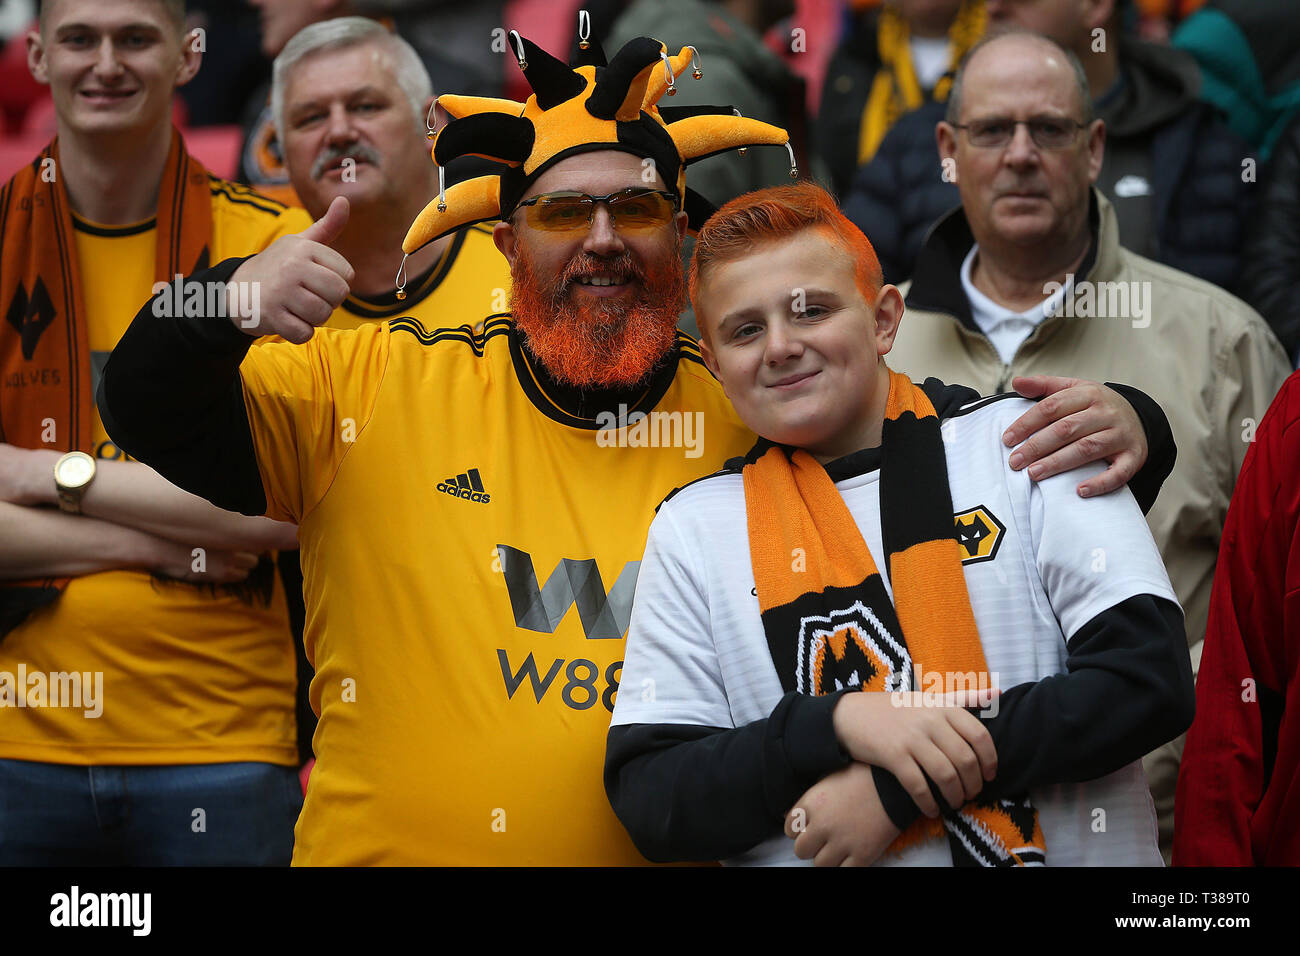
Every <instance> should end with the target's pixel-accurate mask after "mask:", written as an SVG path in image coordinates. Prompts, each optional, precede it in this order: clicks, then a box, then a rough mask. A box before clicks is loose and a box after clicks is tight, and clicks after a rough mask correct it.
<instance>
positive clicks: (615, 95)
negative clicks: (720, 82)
mask: <svg viewBox="0 0 1300 956" xmlns="http://www.w3.org/2000/svg"><path fill="white" fill-rule="evenodd" d="M589 23H590V21H589V20H587V19H586V17H585V11H584V12H583V13H582V14H580V15H579V26H580V33H583V31H584V30H589V29H590V26H589ZM510 38H511V40H512V41H513V43H514V46H515V56H516V59H517V60H518V63H519V68H520V69H521V70H522V71H523V74H524V77H525V79H527V80H528V83H529V85H530V86H531V87H532V89H533V95H532V96H530V97H529V98H528V101H527V102H526V103H519V102H516V101H514V100H508V99H495V98H490V97H481V96H456V95H452V94H447V95H443V96H441V97H439V98H438V103H439V104H440V105H441V106H442V108H443V109H444V110H445V111H446V112H447V113H448V114H449V115H450V116H451V117H452V119H451V122H449V123H448V124H447V125H446V126H444V127H443V128H442V129H441V130H438V131H437V132H436V134H435V132H434V131H433V130H430V136H431V137H432V138H433V141H434V142H433V161H434V162H435V163H436V164H437V165H438V198H437V199H436V200H434V201H433V202H430V203H429V204H428V205H427V206H425V208H424V210H423V211H422V212H421V213H420V215H419V216H417V217H416V220H415V222H414V223H412V225H411V228H410V229H409V230H408V232H407V234H406V239H405V240H404V241H403V242H402V251H403V252H404V253H405V254H406V255H407V256H409V255H411V254H412V253H414V252H416V251H417V250H419V249H420V248H422V247H424V246H425V245H427V244H428V243H430V242H433V241H434V240H436V239H440V238H441V237H443V236H445V235H447V234H448V233H450V232H454V231H455V230H457V229H459V228H461V227H462V226H467V225H470V224H472V223H476V222H484V221H487V220H491V219H500V218H502V217H503V216H504V215H509V214H510V213H511V212H512V211H513V210H514V208H515V206H516V205H517V204H518V202H519V200H520V199H522V198H523V196H524V193H525V192H526V191H527V190H528V188H529V187H530V186H531V185H532V183H533V182H534V181H535V180H536V179H537V178H538V177H539V176H540V175H541V174H542V173H543V172H545V171H546V170H547V169H549V168H550V167H551V166H553V165H554V164H555V163H557V162H559V161H560V160H562V159H566V158H568V157H570V156H575V155H578V154H579V153H585V152H592V151H594V150H605V149H614V150H620V151H622V152H626V153H631V154H633V155H635V156H640V157H642V158H645V159H650V160H652V161H653V162H654V164H655V168H656V169H657V171H658V172H659V174H660V175H661V176H662V177H663V180H664V182H665V183H667V184H668V188H669V190H671V191H673V192H674V193H676V195H677V197H678V200H679V202H680V204H681V208H682V209H683V210H684V211H685V212H686V214H687V217H688V220H689V228H690V229H691V230H692V231H694V230H697V229H699V227H700V226H702V225H703V224H704V221H705V220H706V219H707V218H708V217H709V216H710V215H711V214H712V212H713V206H712V205H711V204H710V203H708V202H707V201H705V200H704V199H703V198H702V197H700V196H699V195H698V194H697V193H695V192H693V191H691V190H689V189H687V188H686V166H687V165H688V164H689V163H693V162H695V161H697V160H700V159H705V158H707V157H709V156H715V155H717V154H718V153H723V152H726V151H727V150H729V149H737V150H739V151H740V152H744V150H745V148H746V147H748V146H757V145H775V146H785V147H786V149H788V150H789V151H790V166H791V168H790V175H791V177H796V176H798V169H797V168H796V167H795V164H794V150H793V149H792V148H791V146H790V137H789V135H788V134H787V133H786V131H785V130H783V129H780V128H779V127H776V126H772V125H770V124H768V123H762V122H759V121H758V120H754V119H747V118H744V117H741V116H740V115H739V111H737V110H735V109H733V108H732V107H729V106H680V107H672V106H659V105H658V104H659V99H660V97H662V96H663V95H664V94H665V93H667V94H668V95H669V96H671V95H672V94H673V93H675V92H676V87H675V82H676V78H677V76H679V75H680V74H681V73H682V72H683V71H684V70H685V69H686V68H687V66H692V67H693V70H692V75H693V76H694V78H696V79H699V78H700V77H701V76H702V75H703V74H702V71H701V70H700V63H699V57H698V56H697V55H696V52H695V49H694V48H693V47H689V46H688V47H683V48H682V50H681V51H680V52H679V53H678V54H677V55H676V56H675V57H672V56H669V55H668V51H667V48H666V47H665V46H664V44H663V43H661V42H660V41H658V40H655V39H652V38H651V37H637V38H636V39H634V40H630V41H629V42H628V43H627V44H626V45H625V46H624V47H623V49H621V50H619V52H618V53H617V55H615V57H614V58H613V60H612V61H610V62H608V63H606V61H605V55H604V53H603V52H602V51H601V49H600V45H599V44H597V43H591V42H588V39H587V36H586V34H585V33H583V35H582V36H581V40H582V42H581V43H580V44H579V49H578V53H577V55H576V56H575V58H574V63H573V65H572V66H570V65H566V64H565V63H564V62H563V61H562V60H558V59H556V58H555V57H553V56H551V55H550V54H549V53H547V52H546V51H545V50H543V49H541V48H540V47H538V46H537V45H536V44H534V43H532V42H531V41H529V40H526V39H524V38H523V37H521V36H520V35H519V34H518V32H516V31H513V30H512V31H511V33H510ZM460 156H479V157H482V158H484V159H488V160H492V161H494V162H498V163H502V164H504V165H505V167H506V168H505V170H504V171H503V172H502V173H501V174H500V175H492V176H479V177H478V178H476V179H470V180H466V181H465V182H462V183H458V184H456V185H454V186H452V187H451V188H450V189H447V188H446V186H445V180H444V176H443V168H444V167H445V166H446V164H447V163H449V162H450V161H451V160H453V159H456V158H458V157H460ZM403 268H405V260H403ZM402 285H403V282H402V281H401V276H400V275H399V282H398V286H399V290H400V287H401V286H402Z"/></svg>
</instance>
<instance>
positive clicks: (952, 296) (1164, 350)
mask: <svg viewBox="0 0 1300 956" xmlns="http://www.w3.org/2000/svg"><path fill="white" fill-rule="evenodd" d="M1091 215H1092V225H1093V235H1094V236H1097V237H1098V238H1097V241H1096V242H1095V243H1094V245H1093V248H1092V249H1091V250H1090V251H1089V253H1088V256H1087V257H1086V258H1085V259H1084V261H1083V263H1082V265H1081V266H1080V268H1079V276H1077V277H1076V287H1075V293H1074V299H1073V302H1072V303H1067V305H1066V308H1065V309H1064V310H1063V312H1064V313H1065V314H1060V315H1056V316H1053V317H1051V318H1048V319H1045V320H1044V321H1043V322H1042V323H1041V324H1040V325H1039V326H1038V328H1037V329H1035V330H1034V332H1033V334H1031V335H1030V336H1029V338H1028V339H1026V340H1025V342H1024V343H1023V344H1022V345H1021V346H1020V348H1019V350H1017V352H1016V354H1015V356H1014V358H1013V360H1012V362H1011V364H1010V365H1009V366H1008V365H1004V364H1003V362H1002V359H1001V357H1000V356H999V355H998V353H997V351H996V350H995V349H994V347H993V344H992V343H991V342H990V341H989V339H988V338H987V337H986V336H985V335H984V334H983V333H982V332H981V331H980V330H979V328H978V327H977V326H976V325H975V324H974V322H973V320H972V319H971V311H970V306H969V304H968V302H967V300H966V295H965V293H964V291H963V289H962V285H961V277H960V268H961V263H962V260H963V259H964V258H965V256H966V253H967V252H969V251H970V247H971V245H972V244H973V242H974V240H973V239H972V237H971V233H970V228H969V226H968V225H967V222H966V217H965V215H964V213H963V212H962V211H961V210H960V209H958V210H955V211H954V212H952V213H950V214H949V215H948V216H946V217H945V218H944V219H942V220H940V222H939V223H938V224H937V225H936V226H935V228H934V229H933V230H932V231H931V233H930V235H929V236H928V237H927V238H926V242H925V246H924V247H923V248H922V251H921V255H920V257H919V258H918V260H917V265H916V269H915V271H914V273H913V277H912V281H911V283H909V286H910V288H909V287H904V288H903V291H904V295H905V296H906V302H907V310H906V312H905V313H904V316H903V321H902V325H901V326H900V328H899V332H898V338H897V340H896V342H895V345H894V349H893V351H892V352H890V354H889V355H888V356H886V361H887V362H888V364H889V366H890V367H891V368H893V369H895V370H896V371H899V372H902V373H904V374H906V375H908V376H910V377H911V378H913V379H915V380H917V381H921V380H923V379H924V378H926V377H928V376H931V375H935V376H938V377H939V378H941V379H943V380H944V381H945V382H961V383H962V384H964V385H969V386H971V387H973V388H975V389H978V390H979V391H980V392H981V393H982V394H992V393H995V392H1003V391H1009V390H1010V388H1011V379H1012V378H1013V377H1014V376H1017V375H1034V374H1048V375H1068V376H1075V377H1079V378H1089V379H1093V380H1095V381H1099V382H1122V383H1124V384H1126V385H1134V386H1136V387H1138V388H1140V389H1142V390H1143V391H1145V392H1146V393H1147V394H1148V395H1150V396H1151V397H1152V398H1154V399H1155V400H1156V401H1157V402H1159V403H1160V406H1161V407H1162V408H1163V409H1164V411H1165V414H1166V415H1167V416H1168V417H1169V423H1170V426H1171V428H1172V429H1173V433H1174V440H1175V441H1176V442H1177V444H1178V458H1177V462H1176V464H1175V465H1174V470H1173V473H1172V474H1171V475H1170V476H1169V478H1168V479H1167V480H1166V481H1165V484H1164V486H1163V488H1162V489H1161V491H1160V496H1159V498H1158V499H1157V501H1156V504H1155V507H1154V508H1152V509H1151V513H1150V514H1149V515H1148V516H1147V520H1148V522H1149V524H1150V526H1151V533H1152V536H1153V537H1154V538H1155V541H1156V545H1157V546H1158V547H1159V548H1160V553H1161V555H1163V557H1164V561H1165V566H1166V568H1167V569H1168V571H1169V579H1170V581H1171V582H1172V583H1173V586H1174V591H1175V593H1177V595H1178V600H1179V602H1180V603H1181V604H1182V606H1183V612H1184V614H1185V616H1186V624H1187V642H1188V644H1189V645H1195V644H1197V643H1198V642H1200V641H1201V640H1202V638H1203V637H1204V636H1205V624H1206V618H1207V616H1208V614H1209V604H1210V588H1211V584H1212V582H1213V578H1214V564H1215V560H1216V558H1217V556H1218V553H1219V537H1220V534H1221V532H1222V530H1223V522H1224V519H1225V518H1226V517H1227V513H1228V501H1229V499H1230V498H1231V497H1232V488H1233V484H1234V483H1235V481H1236V478H1237V472H1238V471H1239V470H1240V468H1241V463H1242V460H1243V459H1244V458H1245V456H1246V450H1247V449H1248V448H1249V442H1250V441H1251V439H1252V436H1253V434H1254V423H1256V422H1258V421H1259V420H1260V419H1261V418H1263V416H1264V412H1265V410H1266V409H1267V408H1268V406H1269V404H1270V403H1271V402H1272V400H1273V396H1274V395H1275V394H1277V391H1278V389H1279V388H1281V386H1282V382H1283V380H1284V379H1286V377H1287V376H1288V375H1289V374H1290V372H1291V366H1290V364H1289V363H1288V361H1287V357H1286V354H1285V353H1284V351H1283V350H1282V346H1281V345H1280V344H1279V343H1278V341H1277V339H1276V338H1275V337H1274V335H1273V332H1272V331H1271V330H1270V329H1269V327H1268V326H1267V325H1266V324H1265V323H1264V320H1263V319H1262V318H1260V316H1259V315H1258V314H1257V313H1256V312H1255V311H1254V310H1253V309H1251V308H1250V307H1249V306H1248V305H1246V303H1244V302H1242V301H1241V300H1240V299H1237V298H1235V297H1234V296H1232V295H1230V294H1228V293H1227V292H1224V291H1223V290H1222V289H1220V288H1218V287H1217V286H1213V285H1211V284H1210V283H1208V282H1203V281H1202V280H1200V279H1196V278H1193V277H1192V276H1190V275H1188V274H1187V273H1184V272H1179V271H1177V270H1175V269H1171V268H1169V267H1167V266H1163V265H1160V264H1159V263H1157V262H1152V261H1151V260H1150V259H1144V258H1143V257H1142V256H1139V255H1135V254H1134V253H1132V252H1129V251H1128V250H1127V249H1124V248H1123V247H1122V246H1120V244H1119V232H1118V225H1117V223H1116V220H1115V213H1114V211H1113V210H1112V209H1111V206H1110V203H1109V202H1107V201H1106V199H1105V198H1104V197H1102V196H1101V194H1100V193H1098V192H1097V191H1096V190H1093V207H1092V210H1091ZM1080 277H1081V278H1082V279H1085V280H1087V281H1086V282H1082V283H1080V282H1078V281H1077V280H1078V279H1079V278H1080ZM1088 283H1092V284H1093V285H1092V286H1091V287H1089V285H1088ZM1103 283H1105V285H1103ZM1121 283H1122V284H1124V285H1120V284H1121ZM1133 283H1136V285H1133ZM1133 293H1136V294H1137V296H1140V297H1135V296H1134V295H1133ZM1090 294H1091V295H1094V298H1093V300H1092V301H1091V302H1089V301H1087V300H1086V299H1084V298H1083V296H1086V295H1090ZM1126 295H1127V296H1128V307H1127V309H1126V310H1125V309H1124V305H1125V303H1124V301H1123V299H1124V297H1125V296H1126ZM1117 311H1118V312H1121V313H1123V314H1121V315H1119V316H1115V315H1114V312H1117ZM1071 313H1073V314H1072V315H1071ZM1099 313H1101V315H1105V316H1106V317H1101V315H1099ZM1084 316H1089V317H1084Z"/></svg>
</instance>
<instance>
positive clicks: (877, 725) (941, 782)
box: [832, 690, 998, 817]
mask: <svg viewBox="0 0 1300 956" xmlns="http://www.w3.org/2000/svg"><path fill="white" fill-rule="evenodd" d="M996 693H997V691H987V690H985V691H964V692H961V693H957V694H948V695H945V696H941V697H939V698H938V700H935V699H934V696H933V695H931V694H921V693H897V694H891V693H883V692H870V691H868V692H858V693H850V694H845V695H844V696H842V697H841V698H840V700H839V703H838V704H836V705H835V712H834V715H833V718H832V720H833V722H834V726H835V737H836V739H837V740H838V741H839V742H840V746H841V747H843V748H844V749H845V750H846V751H847V752H848V754H849V756H850V757H852V758H853V759H854V760H856V761H859V762H860V763H864V764H871V765H873V766H877V767H881V768H883V769H885V770H888V771H889V772H890V773H892V774H893V775H894V776H895V777H897V778H898V782H899V783H901V784H902V785H903V789H905V790H906V791H907V792H908V794H910V795H911V797H912V799H913V800H914V801H915V802H916V805H917V806H918V807H919V808H920V809H921V812H922V813H924V814H925V815H926V816H928V817H937V816H939V812H940V811H939V805H938V803H936V802H935V799H934V796H933V795H932V794H931V793H930V787H929V785H928V784H927V783H926V780H925V777H926V775H927V774H928V775H929V777H930V779H931V780H933V781H934V783H935V786H937V787H938V788H939V791H940V792H941V793H942V794H943V798H944V800H946V801H947V802H948V806H950V807H960V806H961V805H962V804H964V803H967V802H968V801H970V800H973V799H975V797H976V795H978V794H979V792H980V790H982V789H983V788H984V781H986V780H992V779H993V778H994V777H995V776H997V772H998V757H997V751H996V750H995V749H994V747H993V738H992V737H991V736H989V732H988V731H987V730H985V729H984V725H983V724H981V723H980V722H979V719H978V718H977V717H975V716H974V715H972V714H970V713H969V712H968V711H967V710H966V709H965V708H967V707H982V706H987V705H988V703H989V701H990V700H991V695H992V694H996ZM872 790H873V792H874V790H875V788H874V786H873V787H872Z"/></svg>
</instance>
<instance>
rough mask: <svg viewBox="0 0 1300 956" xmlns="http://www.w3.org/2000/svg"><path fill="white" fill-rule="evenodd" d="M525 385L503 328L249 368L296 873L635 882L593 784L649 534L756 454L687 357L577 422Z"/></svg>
mask: <svg viewBox="0 0 1300 956" xmlns="http://www.w3.org/2000/svg"><path fill="white" fill-rule="evenodd" d="M531 361H532V360H531V359H529V358H528V357H527V355H526V353H525V352H524V350H523V349H522V348H521V346H520V344H519V339H518V337H517V335H516V334H515V332H514V329H513V323H512V321H511V320H510V319H509V317H503V316H495V317H491V318H489V319H488V320H487V321H486V323H485V324H484V325H483V330H482V332H479V333H476V332H474V331H473V326H471V325H465V326H461V327H460V328H432V327H429V326H426V325H425V324H424V323H422V322H420V321H418V320H416V319H412V318H401V319H395V320H393V321H391V322H389V323H387V324H383V325H368V326H365V327H363V328H360V329H356V330H336V329H328V328H326V329H320V330H318V331H317V332H316V334H315V336H314V337H313V338H312V339H311V341H310V342H308V343H307V344H305V345H301V346H295V345H291V344H289V343H284V342H277V343H272V344H268V345H265V346H263V347H260V348H257V349H254V350H252V351H251V352H250V353H249V354H248V356H247V358H246V359H245V360H244V364H243V366H242V367H241V375H242V379H243V388H244V399H245V404H246V406H247V409H248V415H249V422H250V427H251V431H252V435H253V441H254V446H255V449H256V452H257V458H258V463H259V468H260V470H261V474H262V480H263V485H264V488H265V492H266V496H267V506H268V508H267V512H268V514H270V515H272V516H273V517H277V518H283V519H287V520H291V521H297V522H299V523H300V526H301V533H300V537H301V541H302V563H303V573H304V578H305V586H304V588H305V595H306V603H307V623H306V644H307V650H308V654H309V656H310V657H311V659H312V661H313V663H314V665H315V667H316V676H315V679H314V680H313V682H312V685H311V700H312V706H313V707H314V708H315V709H316V711H317V713H318V714H319V715H320V724H319V727H318V729H317V731H316V737H315V749H316V754H317V763H316V768H315V771H314V772H313V774H312V777H311V784H310V788H309V790H308V794H307V800H306V805H305V807H304V809H303V813H302V816H301V817H300V818H299V821H298V828H297V841H296V846H295V849H294V861H295V863H297V864H344V865H363V864H484V865H492V864H524V865H527V864H560V865H563V864H593V865H606V864H609V865H617V864H628V863H644V862H645V861H644V859H643V858H642V857H641V856H640V854H639V853H638V852H637V851H636V849H635V847H634V846H633V845H632V843H631V840H630V839H629V838H628V836H627V834H626V832H625V831H624V829H623V827H622V825H621V824H620V823H619V822H618V819H617V818H616V817H615V816H614V813H613V811H612V810H611V809H610V806H609V803H608V801H607V799H606V797H605V791H604V785H603V779H602V772H603V765H604V753H605V737H606V732H607V731H608V728H609V721H610V713H611V712H612V710H613V706H614V699H615V695H616V694H617V693H618V692H619V676H620V672H621V666H622V660H623V642H624V637H625V634H626V630H627V626H628V617H629V614H630V610H631V603H632V593H633V589H634V587H635V584H636V575H637V570H638V567H639V563H640V558H641V554H642V550H643V548H644V546H645V539H646V532H647V529H648V528H649V525H650V520H651V518H652V517H653V515H654V510H655V507H656V505H657V504H658V503H659V502H660V501H661V500H662V499H663V498H664V497H665V496H666V495H667V494H668V493H669V492H671V491H672V490H673V489H674V488H675V487H678V486H680V485H683V484H685V483H687V482H689V481H691V480H693V479H695V478H698V477H701V476H703V475H705V474H708V473H710V472H712V471H715V470H717V469H718V468H719V467H720V466H721V464H722V463H723V462H724V461H725V460H726V459H727V458H729V457H732V456H734V455H738V454H743V453H744V452H745V451H747V450H748V449H749V447H750V446H751V445H752V444H753V441H754V436H753V434H752V433H750V432H749V431H748V430H747V429H746V428H745V427H744V426H743V425H742V424H741V423H740V421H739V419H738V418H737V417H736V415H735V413H734V411H733V410H732V408H731V406H730V404H729V403H728V402H727V400H726V398H725V396H724V395H723V393H722V389H721V387H720V386H719V385H718V383H717V382H716V380H715V379H714V378H713V377H712V376H711V375H710V374H709V372H708V370H707V369H706V368H705V367H704V365H703V363H702V361H701V359H700V355H699V351H698V347H697V345H696V343H695V342H694V341H693V340H691V339H689V338H687V337H686V336H679V341H678V347H677V350H676V352H675V354H674V358H673V361H672V364H671V366H669V367H668V368H666V369H664V370H662V372H661V373H659V374H657V375H656V376H655V378H654V384H653V385H652V386H651V387H650V388H649V389H648V390H647V391H646V392H645V393H644V394H642V395H640V396H639V398H637V399H636V400H634V401H632V402H631V403H630V405H628V406H625V407H623V408H621V409H619V410H618V411H617V412H615V411H610V412H608V413H601V414H599V415H597V416H596V417H595V418H591V419H583V418H576V417H574V416H572V415H570V414H569V413H568V412H566V411H564V410H563V409H561V408H560V407H559V405H558V404H557V403H555V402H552V401H551V400H550V399H549V398H548V396H547V395H546V393H545V391H544V390H543V388H542V386H541V385H540V384H539V381H538V377H537V376H536V375H534V373H533V368H532V366H531V365H530V362H531ZM627 692H628V693H640V692H641V691H640V690H639V689H636V688H633V689H630V690H628V691H627Z"/></svg>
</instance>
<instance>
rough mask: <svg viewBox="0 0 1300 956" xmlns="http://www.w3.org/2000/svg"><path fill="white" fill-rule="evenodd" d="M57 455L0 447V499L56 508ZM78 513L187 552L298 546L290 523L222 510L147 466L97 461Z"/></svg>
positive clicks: (257, 549) (16, 503) (135, 463)
mask: <svg viewBox="0 0 1300 956" xmlns="http://www.w3.org/2000/svg"><path fill="white" fill-rule="evenodd" d="M58 460H59V452H57V451H49V450H45V449H27V448H15V447H14V446H12V445H5V444H0V501H7V502H10V503H11V504H15V505H35V506H49V507H55V506H57V505H58V491H57V488H56V486H55V484H54V464H55V462H57V461H58ZM95 467H96V472H95V479H94V481H93V482H91V484H90V487H89V488H87V489H86V492H85V495H84V496H83V497H82V499H81V510H82V514H83V515H85V516H88V517H91V518H97V519H99V521H100V522H111V523H112V524H116V525H123V526H125V527H128V528H133V529H135V530H136V531H143V532H147V533H148V534H150V535H154V536H157V537H160V538H166V539H168V540H170V541H173V542H176V543H177V544H182V545H186V546H188V547H190V548H194V547H201V548H219V549H226V550H246V551H271V550H284V549H290V548H295V547H297V529H296V528H295V526H294V525H292V524H288V523H286V522H282V521H272V520H271V519H269V518H260V517H248V516H245V515H239V514H234V513H232V512H229V511H223V510H222V509H221V508H218V507H216V506H215V505H211V504H209V503H208V502H206V501H204V500H203V499H202V498H199V497H196V496H195V495H192V494H190V493H188V492H186V491H182V490H181V489H179V488H177V487H176V486H175V485H173V484H172V483H171V482H169V481H167V479H165V478H163V477H162V476H161V475H159V474H158V473H157V472H156V471H154V470H153V469H152V468H150V467H149V466H148V465H142V464H140V463H139V462H133V461H112V460H103V459H101V460H99V461H98V462H96V466H95Z"/></svg>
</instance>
